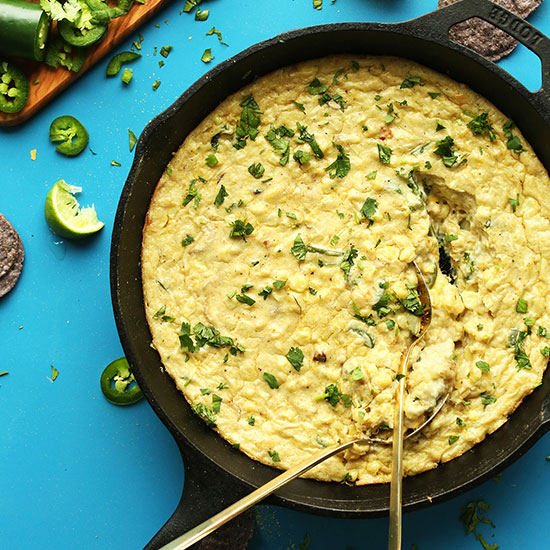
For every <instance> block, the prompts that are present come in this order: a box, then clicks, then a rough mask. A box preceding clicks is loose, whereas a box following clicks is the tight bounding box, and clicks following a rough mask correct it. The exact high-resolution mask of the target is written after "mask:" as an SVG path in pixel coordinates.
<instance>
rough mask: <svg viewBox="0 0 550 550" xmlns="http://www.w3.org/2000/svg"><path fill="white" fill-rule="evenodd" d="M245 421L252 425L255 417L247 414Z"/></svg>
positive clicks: (254, 422)
mask: <svg viewBox="0 0 550 550" xmlns="http://www.w3.org/2000/svg"><path fill="white" fill-rule="evenodd" d="M246 421H247V422H248V424H249V425H250V426H254V424H256V419H255V418H254V417H253V416H249V417H248V418H247V420H246Z"/></svg>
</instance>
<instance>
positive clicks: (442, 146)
mask: <svg viewBox="0 0 550 550" xmlns="http://www.w3.org/2000/svg"><path fill="white" fill-rule="evenodd" d="M454 142H455V141H454V139H453V138H452V137H451V136H445V138H444V139H440V140H439V141H436V142H435V145H436V148H435V149H434V153H435V154H436V155H439V156H440V157H441V160H442V161H443V164H444V165H445V166H446V167H447V168H451V167H452V166H454V165H455V164H456V162H457V160H458V156H457V155H456V153H455V151H456V147H455V146H454Z"/></svg>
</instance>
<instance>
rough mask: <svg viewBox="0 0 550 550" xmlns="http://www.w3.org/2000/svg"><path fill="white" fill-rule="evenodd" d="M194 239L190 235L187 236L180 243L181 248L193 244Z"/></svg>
mask: <svg viewBox="0 0 550 550" xmlns="http://www.w3.org/2000/svg"><path fill="white" fill-rule="evenodd" d="M194 242H195V239H194V238H193V237H192V236H191V235H187V237H185V238H184V239H182V241H181V246H189V245H190V244H191V243H194Z"/></svg>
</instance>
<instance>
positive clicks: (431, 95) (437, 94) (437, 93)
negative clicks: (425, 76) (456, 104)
mask: <svg viewBox="0 0 550 550" xmlns="http://www.w3.org/2000/svg"><path fill="white" fill-rule="evenodd" d="M428 95H429V96H430V97H431V98H432V99H435V98H436V97H439V96H440V95H441V92H428Z"/></svg>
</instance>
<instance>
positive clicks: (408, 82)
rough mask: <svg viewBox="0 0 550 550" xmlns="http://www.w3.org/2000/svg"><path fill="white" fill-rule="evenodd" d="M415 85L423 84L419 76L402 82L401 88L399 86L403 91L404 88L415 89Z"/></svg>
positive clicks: (409, 77)
mask: <svg viewBox="0 0 550 550" xmlns="http://www.w3.org/2000/svg"><path fill="white" fill-rule="evenodd" d="M415 84H421V80H420V77H419V76H408V77H407V78H405V80H403V82H401V86H399V87H400V88H401V89H403V88H414V85H415Z"/></svg>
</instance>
